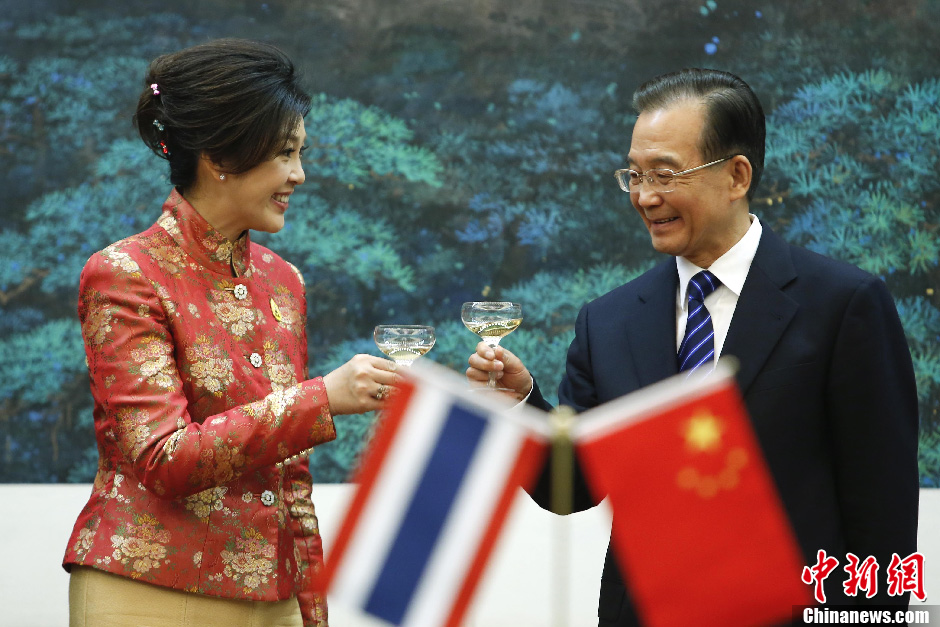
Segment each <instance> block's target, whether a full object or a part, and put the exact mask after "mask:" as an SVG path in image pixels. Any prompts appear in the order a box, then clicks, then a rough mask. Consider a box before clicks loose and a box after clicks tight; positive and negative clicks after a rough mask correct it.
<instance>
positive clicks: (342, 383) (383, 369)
mask: <svg viewBox="0 0 940 627" xmlns="http://www.w3.org/2000/svg"><path fill="white" fill-rule="evenodd" d="M397 367H398V364H396V363H395V362H394V361H390V360H388V359H382V358H381V357H374V356H372V355H356V356H355V357H353V358H352V359H350V360H349V361H347V362H346V363H345V364H343V365H342V366H340V367H339V368H337V369H336V370H334V371H333V372H331V373H329V374H328V375H326V376H325V377H323V384H324V385H325V386H326V396H327V399H328V400H329V403H330V413H332V414H333V415H334V416H338V415H341V414H361V413H363V412H367V411H372V410H375V409H382V407H383V406H384V405H385V399H386V398H388V396H389V394H391V393H392V389H391V388H392V387H393V386H395V385H396V384H397V383H398V381H399V379H400V377H399V376H398V375H397V374H395V369H396V368H397Z"/></svg>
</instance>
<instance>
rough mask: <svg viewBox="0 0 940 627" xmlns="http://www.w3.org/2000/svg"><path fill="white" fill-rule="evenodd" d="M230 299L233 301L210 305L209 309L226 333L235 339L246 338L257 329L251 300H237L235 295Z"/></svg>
mask: <svg viewBox="0 0 940 627" xmlns="http://www.w3.org/2000/svg"><path fill="white" fill-rule="evenodd" d="M229 298H230V299H231V300H228V299H226V300H225V301H223V302H221V303H209V308H210V309H211V310H212V312H213V313H214V314H215V315H216V317H217V318H218V319H219V322H221V323H222V326H224V327H225V330H226V331H228V332H229V333H231V334H232V335H234V336H235V337H238V338H241V337H244V336H245V335H247V334H248V333H249V332H250V331H252V329H254V328H255V315H256V314H255V310H254V308H253V307H252V306H251V298H246V299H245V300H235V297H234V295H229Z"/></svg>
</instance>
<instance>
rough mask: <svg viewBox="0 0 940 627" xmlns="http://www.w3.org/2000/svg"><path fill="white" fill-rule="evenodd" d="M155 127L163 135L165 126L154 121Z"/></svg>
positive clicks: (158, 121)
mask: <svg viewBox="0 0 940 627" xmlns="http://www.w3.org/2000/svg"><path fill="white" fill-rule="evenodd" d="M153 125H154V126H156V127H157V130H158V131H160V132H161V133H162V132H163V129H164V128H165V127H164V126H163V124H161V123H160V120H154V121H153Z"/></svg>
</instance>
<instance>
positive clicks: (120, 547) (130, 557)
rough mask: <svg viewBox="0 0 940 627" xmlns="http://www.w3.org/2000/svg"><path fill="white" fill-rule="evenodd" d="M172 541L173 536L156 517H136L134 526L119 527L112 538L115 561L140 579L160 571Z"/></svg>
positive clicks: (112, 555)
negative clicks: (152, 571) (153, 571)
mask: <svg viewBox="0 0 940 627" xmlns="http://www.w3.org/2000/svg"><path fill="white" fill-rule="evenodd" d="M169 541H170V532H169V531H168V530H167V529H164V528H163V525H161V524H160V522H159V521H158V520H157V519H156V518H154V517H153V515H151V514H149V513H144V514H135V515H134V522H132V523H126V524H125V525H123V526H121V527H118V529H117V533H115V534H114V535H113V536H111V546H113V547H114V552H113V553H112V554H111V557H113V558H114V559H115V560H117V561H118V562H120V563H122V564H124V566H125V567H127V568H129V569H130V571H131V576H132V577H134V578H135V579H136V578H137V577H140V576H141V575H144V574H146V573H149V572H150V571H151V570H153V569H155V568H159V567H160V563H161V560H163V559H164V558H165V557H166V556H167V549H166V546H165V545H166V544H167V543H168V542H169Z"/></svg>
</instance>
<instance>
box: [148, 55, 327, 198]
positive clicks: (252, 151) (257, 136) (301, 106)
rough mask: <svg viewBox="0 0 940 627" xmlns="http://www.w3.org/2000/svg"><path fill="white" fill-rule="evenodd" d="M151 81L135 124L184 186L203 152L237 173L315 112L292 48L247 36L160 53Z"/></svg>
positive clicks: (174, 180)
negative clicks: (282, 48)
mask: <svg viewBox="0 0 940 627" xmlns="http://www.w3.org/2000/svg"><path fill="white" fill-rule="evenodd" d="M144 84H145V87H144V90H143V92H142V93H141V95H140V100H139V101H138V103H137V112H136V113H135V114H134V123H135V124H136V125H137V130H138V132H139V133H140V137H141V139H143V140H144V143H145V144H147V146H149V147H150V149H151V150H153V151H154V152H155V153H156V154H157V156H159V157H162V158H164V159H166V160H167V161H168V162H169V164H170V182H171V183H173V185H175V186H176V187H177V188H178V189H180V190H184V189H186V188H188V187H189V186H190V185H192V183H193V182H194V181H195V178H196V165H197V163H198V161H199V157H200V155H202V154H205V155H206V156H207V157H208V158H209V159H210V160H211V161H212V162H213V163H215V164H217V165H218V166H219V167H221V168H222V169H224V171H226V172H229V173H232V174H240V173H243V172H247V171H248V170H250V169H251V168H253V167H255V166H256V165H258V164H260V163H262V162H263V161H265V160H267V159H270V158H271V157H272V156H273V155H274V154H276V153H277V152H278V151H279V150H281V149H282V148H283V147H284V145H285V144H286V143H287V141H288V138H289V135H290V133H291V132H292V131H293V130H294V128H295V127H296V125H297V123H298V122H300V121H301V120H302V119H303V117H304V116H305V115H307V112H308V111H310V94H308V93H307V92H306V91H304V89H303V88H302V87H301V85H300V76H299V74H298V73H297V72H296V71H295V69H294V64H293V63H292V62H291V60H290V59H289V58H288V57H287V55H285V54H284V53H283V52H281V51H280V50H278V49H277V48H275V47H274V46H271V45H269V44H264V43H260V42H255V41H248V40H244V39H219V40H216V41H212V42H209V43H205V44H200V45H198V46H193V47H191V48H186V49H184V50H180V51H179V52H174V53H171V54H165V55H163V56H160V57H157V58H156V59H154V60H153V61H152V62H151V63H150V67H149V68H148V69H147V75H146V77H145V79H144Z"/></svg>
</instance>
